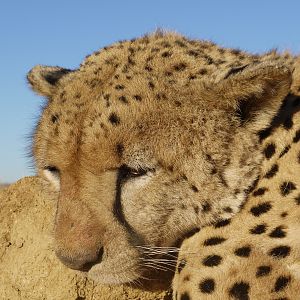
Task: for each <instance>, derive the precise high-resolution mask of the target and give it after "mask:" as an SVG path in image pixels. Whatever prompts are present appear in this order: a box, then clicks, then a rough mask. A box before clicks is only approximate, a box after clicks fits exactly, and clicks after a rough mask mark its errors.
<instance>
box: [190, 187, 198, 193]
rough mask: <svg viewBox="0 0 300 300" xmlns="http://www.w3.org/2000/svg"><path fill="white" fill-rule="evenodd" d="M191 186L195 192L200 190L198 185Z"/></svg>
mask: <svg viewBox="0 0 300 300" xmlns="http://www.w3.org/2000/svg"><path fill="white" fill-rule="evenodd" d="M191 188H192V190H193V191H194V192H195V193H197V192H199V190H198V189H197V187H196V186H194V185H192V186H191Z"/></svg>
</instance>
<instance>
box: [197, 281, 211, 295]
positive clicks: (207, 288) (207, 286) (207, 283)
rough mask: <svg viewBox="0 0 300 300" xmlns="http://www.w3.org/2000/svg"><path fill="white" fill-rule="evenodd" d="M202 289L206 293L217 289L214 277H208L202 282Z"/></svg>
mask: <svg viewBox="0 0 300 300" xmlns="http://www.w3.org/2000/svg"><path fill="white" fill-rule="evenodd" d="M199 288H200V291H201V292H202V293H205V294H210V293H212V292H213V291H214V290H215V281H214V280H213V279H212V278H208V279H205V280H203V281H202V282H200V284H199Z"/></svg>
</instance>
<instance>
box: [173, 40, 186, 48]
mask: <svg viewBox="0 0 300 300" xmlns="http://www.w3.org/2000/svg"><path fill="white" fill-rule="evenodd" d="M175 44H176V45H178V46H179V47H182V48H186V47H187V45H186V44H185V43H184V42H182V41H180V40H176V41H175Z"/></svg>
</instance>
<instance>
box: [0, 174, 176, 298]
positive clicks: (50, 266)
mask: <svg viewBox="0 0 300 300" xmlns="http://www.w3.org/2000/svg"><path fill="white" fill-rule="evenodd" d="M55 196H56V195H55V193H54V192H53V191H51V190H50V188H49V186H48V185H47V183H46V182H45V181H43V180H42V179H40V178H37V177H26V178H23V179H21V180H19V181H18V182H16V183H15V184H12V185H10V186H9V187H7V188H4V189H2V190H1V191H0V212H1V219H0V270H1V272H0V299H7V300H18V299H22V300H27V299H28V300H29V299H30V300H35V299H45V300H52V299H53V300H60V299H61V300H69V299H70V300H84V299H86V300H92V299H93V300H96V299H105V300H115V299H116V300H127V299H136V300H138V299H145V300H148V299H149V300H150V299H157V300H160V299H164V300H170V299H171V292H170V291H166V290H162V286H161V285H160V284H158V281H157V282H154V283H151V285H152V286H147V284H146V285H145V286H144V285H143V289H136V288H132V287H130V286H126V285H123V286H104V285H100V284H95V283H94V282H92V281H91V280H88V279H87V278H84V277H83V276H82V275H81V274H80V273H79V272H76V271H72V270H70V269H67V268H66V267H65V266H63V265H62V264H61V263H60V262H59V261H58V259H57V258H56V257H55V254H54V251H53V247H52V234H51V233H52V231H53V219H54V213H55V203H56V202H55ZM165 284H166V282H164V285H163V287H165ZM168 284H170V283H169V282H168ZM148 285H149V284H148ZM144 289H148V290H144ZM149 289H152V290H153V289H156V291H149Z"/></svg>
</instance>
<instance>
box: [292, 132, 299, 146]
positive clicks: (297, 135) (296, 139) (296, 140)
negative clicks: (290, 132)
mask: <svg viewBox="0 0 300 300" xmlns="http://www.w3.org/2000/svg"><path fill="white" fill-rule="evenodd" d="M299 140H300V129H298V130H297V131H296V134H295V136H294V138H293V142H294V143H298V142H299Z"/></svg>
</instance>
